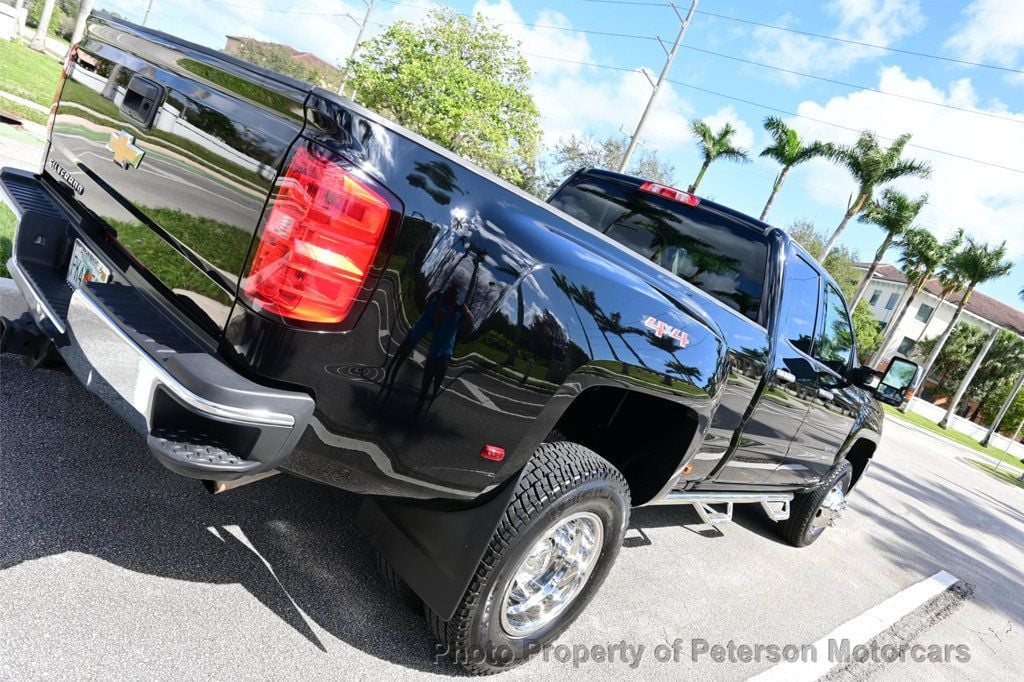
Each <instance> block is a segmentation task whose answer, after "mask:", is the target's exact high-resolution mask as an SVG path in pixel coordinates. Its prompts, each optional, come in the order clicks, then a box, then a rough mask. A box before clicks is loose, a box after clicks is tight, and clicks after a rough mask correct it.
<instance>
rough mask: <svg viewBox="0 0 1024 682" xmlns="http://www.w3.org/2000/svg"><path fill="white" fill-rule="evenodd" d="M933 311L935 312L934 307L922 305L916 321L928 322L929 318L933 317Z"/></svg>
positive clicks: (915, 317)
mask: <svg viewBox="0 0 1024 682" xmlns="http://www.w3.org/2000/svg"><path fill="white" fill-rule="evenodd" d="M933 310H935V308H934V307H932V306H930V305H928V304H927V303H922V304H921V307H920V308H918V309H917V315H915V316H914V319H916V320H917V321H918V322H927V321H928V318H929V317H931V316H932V311H933Z"/></svg>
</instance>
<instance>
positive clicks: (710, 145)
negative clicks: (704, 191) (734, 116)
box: [690, 119, 750, 193]
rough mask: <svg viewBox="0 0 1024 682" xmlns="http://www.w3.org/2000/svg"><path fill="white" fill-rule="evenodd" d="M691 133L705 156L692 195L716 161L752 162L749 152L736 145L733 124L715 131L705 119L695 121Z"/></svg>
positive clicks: (691, 187) (691, 123)
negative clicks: (709, 167)
mask: <svg viewBox="0 0 1024 682" xmlns="http://www.w3.org/2000/svg"><path fill="white" fill-rule="evenodd" d="M690 132H691V133H693V136H694V137H696V138H697V149H699V150H700V153H701V154H702V155H703V156H704V163H702V164H701V167H700V172H698V173H697V178H696V179H695V180H694V181H693V184H692V185H690V193H693V192H696V191H697V187H698V186H699V185H700V181H701V180H703V179H704V174H705V173H707V171H708V166H710V165H711V164H712V163H713V162H714V161H715V160H717V159H728V160H730V161H739V162H741V163H748V162H749V161H750V155H749V153H748V152H747V150H746V149H743V148H742V147H737V146H736V145H735V144H734V142H733V138H734V137H736V129H735V128H733V127H732V124H731V123H725V124H724V125H723V126H722V127H721V128H719V129H718V130H717V131H715V130H712V129H711V126H709V125H708V124H707V123H706V122H705V121H704V120H703V119H695V120H693V121H691V122H690Z"/></svg>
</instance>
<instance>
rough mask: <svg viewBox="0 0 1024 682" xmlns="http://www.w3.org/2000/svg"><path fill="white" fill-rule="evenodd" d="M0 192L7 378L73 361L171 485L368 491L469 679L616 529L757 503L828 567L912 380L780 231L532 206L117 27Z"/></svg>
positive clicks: (401, 141)
mask: <svg viewBox="0 0 1024 682" xmlns="http://www.w3.org/2000/svg"><path fill="white" fill-rule="evenodd" d="M0 184H2V188H3V193H4V194H5V195H6V197H7V200H8V201H9V203H10V204H11V205H12V206H13V207H14V209H15V210H16V212H17V214H18V216H19V223H18V227H17V232H16V236H15V239H14V249H13V256H12V257H11V259H10V261H9V263H8V268H9V270H10V272H11V273H12V276H13V279H14V280H15V282H16V284H17V286H18V288H19V290H20V291H21V293H22V294H23V295H24V298H25V299H26V302H27V304H28V308H29V312H28V313H26V314H25V315H23V316H22V317H21V318H19V319H13V320H9V319H4V320H3V350H4V351H6V352H18V353H22V354H25V355H27V356H29V360H28V361H29V362H30V363H32V364H33V365H43V364H47V363H50V362H54V361H59V362H62V363H65V364H66V366H67V367H69V368H70V370H71V371H72V372H73V373H74V374H75V376H77V378H78V379H80V380H81V381H82V383H83V384H84V385H85V386H86V387H87V388H88V389H89V390H90V391H92V392H94V393H96V394H97V395H99V396H100V397H101V398H102V399H103V400H104V401H105V402H106V403H107V404H108V405H109V406H110V407H111V408H112V409H113V410H115V411H116V412H117V413H118V414H119V415H120V416H121V417H123V418H124V419H126V420H128V421H129V422H130V423H131V424H132V425H133V426H134V427H135V428H136V429H137V430H138V432H139V433H140V434H141V435H142V437H143V438H144V439H145V441H146V443H147V446H148V449H149V451H150V452H151V453H152V455H153V456H154V457H155V458H156V459H157V460H158V461H159V462H160V463H161V464H163V465H164V466H165V467H167V468H168V469H170V470H171V471H173V472H175V473H176V474H180V475H182V476H187V477H191V478H194V479H199V480H201V481H204V482H206V483H207V484H209V485H211V487H214V488H216V487H218V486H223V485H225V484H228V483H230V482H234V483H241V482H245V481H249V480H252V479H254V478H255V477H260V476H261V475H265V474H266V473H267V472H274V471H281V472H287V473H290V474H294V475H297V476H301V477H304V478H306V479H309V480H312V481H316V482H319V483H322V484H326V485H330V486H337V487H339V488H343V489H345V490H348V491H354V492H356V493H360V494H362V495H365V498H364V499H365V502H364V503H363V505H362V507H361V510H360V512H359V518H358V520H357V521H358V524H359V527H360V528H361V529H362V531H363V532H364V533H365V534H366V536H367V538H368V540H369V542H370V543H371V545H372V546H373V551H374V552H376V555H377V558H378V565H379V566H380V568H381V570H382V572H383V575H384V578H385V580H386V581H387V582H388V583H390V584H391V586H393V587H395V588H397V589H400V590H403V591H405V592H406V593H407V594H409V595H410V596H413V597H416V598H417V599H418V600H419V601H421V602H422V605H423V608H424V610H425V613H426V617H427V620H428V622H429V624H430V627H431V628H432V629H433V632H434V633H435V634H436V636H437V638H438V639H439V640H440V642H441V644H442V646H443V648H444V649H445V650H446V651H447V652H448V654H449V655H450V656H451V657H452V659H453V660H455V661H456V662H458V663H460V664H462V665H463V666H464V667H465V668H466V669H467V670H469V671H471V672H476V673H487V672H494V671H499V670H503V669H505V668H508V667H511V666H513V665H515V664H517V663H519V662H521V661H523V660H525V659H526V658H527V657H528V656H529V655H530V654H531V653H534V652H536V651H538V650H539V649H540V648H541V647H542V646H544V645H545V644H546V643H548V642H550V641H552V640H553V639H554V638H556V637H557V636H558V635H559V633H561V632H562V631H563V630H564V629H565V628H566V627H567V626H568V625H569V624H570V623H571V622H572V621H573V620H574V619H575V618H576V617H577V616H578V615H579V614H580V612H581V611H582V610H583V609H584V608H585V606H586V605H587V604H588V602H589V601H590V600H591V599H592V598H593V597H594V595H595V593H596V591H597V590H598V588H599V587H600V585H601V583H602V582H603V581H604V579H605V578H606V576H607V575H608V572H609V570H610V569H611V567H612V564H613V562H614V560H615V558H616V555H617V553H618V550H619V547H620V546H621V545H622V542H623V537H624V534H625V532H626V529H627V527H628V525H629V516H630V509H631V508H632V507H635V506H640V505H656V504H685V505H692V506H693V507H694V508H695V509H696V511H697V513H698V514H699V516H700V518H701V519H702V520H703V522H705V523H709V524H717V523H721V522H723V521H726V520H728V519H729V518H730V515H731V512H732V508H733V505H734V504H740V503H754V504H760V505H762V506H763V507H764V509H765V511H766V512H767V513H768V514H769V516H770V517H771V518H772V519H774V520H775V521H778V523H779V529H780V531H781V535H782V537H783V538H784V539H785V540H787V541H789V542H790V543H792V544H794V545H797V546H803V545H808V544H810V543H812V542H814V541H815V540H816V539H817V538H818V537H819V536H820V534H821V533H822V532H823V530H824V529H825V528H826V527H827V526H829V525H831V524H832V523H834V522H835V520H836V518H837V516H838V515H839V513H840V512H841V510H842V509H843V508H844V506H845V504H846V498H847V495H848V494H849V493H850V491H851V489H852V488H854V487H855V486H856V485H857V483H858V481H860V480H861V479H862V478H863V476H864V473H865V471H866V470H867V468H868V465H869V464H870V463H871V460H872V457H873V456H874V454H875V451H876V448H877V446H878V442H879V435H880V432H881V426H882V411H881V410H880V409H879V406H878V404H877V402H876V398H880V399H882V400H884V401H889V402H892V401H897V402H898V401H899V400H901V399H902V398H903V391H905V389H906V385H907V383H908V382H907V378H908V376H909V377H910V378H912V375H913V373H914V370H915V369H916V367H914V366H913V365H912V364H911V363H907V362H905V361H902V360H899V361H897V364H896V365H894V366H892V367H891V368H889V371H888V372H887V373H885V374H884V376H883V375H882V373H880V372H876V371H874V370H871V369H870V368H866V367H862V366H861V365H860V364H859V363H858V360H857V352H856V348H855V343H854V335H853V330H852V326H851V322H850V316H849V313H848V310H847V306H846V303H845V302H844V299H843V296H842V294H841V293H840V289H839V286H838V285H837V284H836V282H835V281H833V279H832V278H831V277H829V275H828V274H827V273H826V272H825V271H824V270H823V269H822V268H821V267H820V266H819V265H818V264H817V263H816V262H815V260H814V259H813V258H811V257H810V256H809V255H808V254H807V253H806V252H805V251H803V250H802V249H801V248H800V247H799V246H798V245H796V244H795V243H793V241H792V240H791V239H790V238H789V237H788V236H787V235H786V233H785V232H784V231H782V230H780V229H777V228H773V227H771V226H770V225H767V224H765V223H762V222H760V221H758V220H755V219H753V218H751V217H749V216H746V215H743V214H741V213H739V212H737V211H734V210H731V209H729V208H727V207H725V206H722V205H719V204H716V203H714V202H712V201H708V200H705V199H701V198H699V197H697V196H694V195H692V194H688V193H686V192H682V191H679V190H677V189H674V188H671V187H667V186H664V185H661V184H657V183H653V182H648V181H645V180H643V179H637V178H633V177H628V176H625V175H620V174H616V173H611V172H608V171H603V170H596V169H586V170H582V171H580V172H577V173H575V174H574V175H573V176H572V177H570V178H568V179H567V180H566V181H565V183H564V184H563V185H562V187H561V188H560V189H558V191H557V192H555V193H554V195H553V196H552V197H551V198H550V200H549V201H548V202H547V203H545V202H542V201H539V200H537V199H535V198H533V197H531V196H529V195H528V194H526V193H524V192H522V191H520V190H519V189H517V188H515V187H513V186H511V185H509V184H508V183H506V182H504V181H502V180H500V179H498V178H496V177H494V176H493V175H491V174H489V173H487V172H486V171H483V170H481V169H480V168H478V167H476V166H475V165H474V164H473V163H472V162H470V161H468V160H466V159H463V158H460V157H458V156H457V155H455V154H453V153H451V152H449V151H447V150H445V149H442V148H440V147H439V146H437V145H436V144H433V143H431V142H429V141H427V140H425V139H423V138H422V137H420V136H418V135H416V134H414V133H412V132H410V131H408V130H406V129H404V128H402V127H401V126H399V125H397V124H395V123H393V122H391V121H389V120H387V119H385V118H384V117H382V116H380V115H378V114H376V113H374V112H372V111H368V110H366V109H364V108H362V107H360V106H359V105H357V104H355V103H353V102H351V101H349V100H347V99H344V98H342V97H339V96H337V95H334V94H332V93H329V92H326V91H324V90H322V89H320V88H317V87H313V86H311V85H309V84H306V83H302V82H299V81H296V80H293V79H290V78H288V77H285V76H282V75H280V74H277V73H273V72H270V71H267V70H264V69H262V68H259V67H256V66H253V65H251V64H248V63H246V62H243V61H241V60H238V59H235V58H233V57H231V56H228V55H225V54H223V53H220V52H217V51H215V50H211V49H208V48H205V47H202V46H199V45H196V44H192V43H189V42H186V41H183V40H180V39H178V38H175V37H172V36H170V35H166V34H164V33H160V32H157V31H154V30H151V29H148V28H144V27H141V26H137V25H133V24H130V23H127V22H125V21H124V20H122V19H120V18H118V17H115V16H112V15H106V14H102V13H97V14H95V15H93V16H92V17H91V18H90V21H89V23H88V26H87V31H86V33H85V37H84V38H83V40H82V41H81V43H80V44H78V45H76V46H75V47H74V48H73V49H72V50H71V51H70V54H69V56H68V59H67V62H66V64H65V67H64V71H63V77H62V79H61V82H60V85H59V88H58V92H57V96H56V99H55V102H54V106H53V109H52V111H51V119H50V124H49V146H48V149H47V152H46V155H45V160H44V162H43V167H42V169H41V170H40V172H38V173H31V172H26V171H22V170H15V169H9V168H7V169H3V170H2V174H0ZM154 484H155V485H158V484H159V482H158V481H156V480H155V481H154ZM197 532H198V531H197ZM183 560H185V559H183Z"/></svg>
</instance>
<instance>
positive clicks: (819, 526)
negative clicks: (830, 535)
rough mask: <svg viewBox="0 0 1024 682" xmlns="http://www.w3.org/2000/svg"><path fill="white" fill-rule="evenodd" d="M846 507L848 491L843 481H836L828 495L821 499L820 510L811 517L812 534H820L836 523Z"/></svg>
mask: <svg viewBox="0 0 1024 682" xmlns="http://www.w3.org/2000/svg"><path fill="white" fill-rule="evenodd" d="M844 509H846V491H845V490H843V482H842V481H840V482H839V483H836V484H835V486H834V487H833V488H832V490H830V491H828V495H826V496H825V499H823V500H822V501H821V504H820V505H819V506H818V510H817V511H816V512H815V513H814V518H813V519H811V534H812V535H818V534H819V533H821V532H822V531H823V530H825V528H827V527H829V526H834V525H836V521H838V520H839V516H840V515H841V514H842V513H843V510H844Z"/></svg>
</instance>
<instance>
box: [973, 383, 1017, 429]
mask: <svg viewBox="0 0 1024 682" xmlns="http://www.w3.org/2000/svg"><path fill="white" fill-rule="evenodd" d="M1013 385H1014V382H1013V381H1007V382H1004V383H1003V384H1002V385H1001V386H1000V387H999V388H998V389H997V390H996V391H994V392H993V393H992V396H991V399H990V400H988V401H986V402H983V403H982V404H981V417H982V420H983V421H985V422H986V423H989V424H990V423H991V422H992V420H993V419H995V418H996V414H997V413H998V412H999V408H1000V407H1002V405H1003V403H1004V402H1006V398H1007V396H1009V394H1010V390H1011V389H1013ZM1022 420H1024V390H1022V391H1021V392H1020V393H1018V394H1017V397H1016V398H1014V399H1013V402H1012V403H1010V409H1009V410H1007V411H1006V414H1005V415H1004V416H1003V421H1002V422H1001V423H1000V424H999V425H998V426H999V427H1001V430H1002V431H1004V432H1005V433H1006V435H1007V436H1011V435H1013V434H1012V433H1011V432H1012V430H1013V429H1014V428H1015V427H1016V426H1017V424H1020V423H1021V421H1022Z"/></svg>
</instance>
